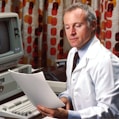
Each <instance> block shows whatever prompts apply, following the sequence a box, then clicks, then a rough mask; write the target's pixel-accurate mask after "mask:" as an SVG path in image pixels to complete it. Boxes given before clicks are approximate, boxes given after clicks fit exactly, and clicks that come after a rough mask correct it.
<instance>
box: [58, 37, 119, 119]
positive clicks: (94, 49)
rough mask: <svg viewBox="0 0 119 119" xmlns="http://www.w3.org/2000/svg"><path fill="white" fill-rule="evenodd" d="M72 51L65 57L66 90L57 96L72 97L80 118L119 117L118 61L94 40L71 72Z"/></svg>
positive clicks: (74, 49) (73, 50)
mask: <svg viewBox="0 0 119 119" xmlns="http://www.w3.org/2000/svg"><path fill="white" fill-rule="evenodd" d="M75 51H76V48H72V49H71V50H70V52H69V54H68V58H67V70H66V73H67V90H66V91H65V92H63V93H61V95H60V96H68V97H70V98H71V100H72V103H73V107H74V110H76V111H77V114H80V116H81V119H89V118H90V119H100V118H101V119H102V117H103V116H104V117H105V119H109V118H111V119H113V118H112V117H113V116H112V115H111V113H113V115H117V116H116V117H119V59H118V58H117V57H116V56H115V55H113V54H112V53H111V52H110V51H108V50H107V49H106V48H105V47H104V46H103V45H102V44H101V43H100V41H99V40H98V39H97V38H96V37H94V39H93V41H92V43H91V44H90V46H89V48H88V50H87V52H86V53H85V55H84V56H83V58H82V59H81V60H80V62H79V64H78V65H77V66H76V68H75V70H74V71H73V73H71V70H72V62H73V57H74V53H75ZM109 111H110V113H109ZM116 119H117V118H116Z"/></svg>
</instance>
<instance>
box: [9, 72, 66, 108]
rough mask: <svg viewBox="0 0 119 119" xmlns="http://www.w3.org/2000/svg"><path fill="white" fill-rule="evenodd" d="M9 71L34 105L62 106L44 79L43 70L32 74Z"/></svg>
mask: <svg viewBox="0 0 119 119" xmlns="http://www.w3.org/2000/svg"><path fill="white" fill-rule="evenodd" d="M9 72H10V74H11V76H12V77H13V79H14V80H15V81H16V82H17V84H18V85H19V86H20V88H21V89H22V90H23V92H24V93H25V94H26V95H27V97H28V98H29V100H30V101H31V102H32V103H33V104H34V105H35V106H37V105H42V106H45V107H48V108H59V107H63V106H64V103H63V102H62V101H61V100H60V99H59V98H58V97H57V96H56V94H55V93H54V92H53V90H52V89H51V87H50V86H49V84H48V83H47V81H46V80H45V77H44V74H43V72H38V73H34V74H25V73H19V72H14V71H11V70H9Z"/></svg>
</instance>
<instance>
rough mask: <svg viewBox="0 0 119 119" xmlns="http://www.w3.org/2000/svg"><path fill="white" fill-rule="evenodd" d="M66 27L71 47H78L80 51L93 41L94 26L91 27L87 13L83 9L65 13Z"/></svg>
mask: <svg viewBox="0 0 119 119" xmlns="http://www.w3.org/2000/svg"><path fill="white" fill-rule="evenodd" d="M64 27H65V32H66V36H67V39H68V41H69V43H70V45H71V47H77V48H78V49H80V48H81V47H82V46H84V45H85V44H86V43H87V42H88V41H89V40H90V39H91V37H92V31H93V30H94V28H93V27H92V25H89V24H88V22H87V21H86V17H85V13H84V11H82V10H81V9H75V10H73V11H70V12H66V13H65V15H64Z"/></svg>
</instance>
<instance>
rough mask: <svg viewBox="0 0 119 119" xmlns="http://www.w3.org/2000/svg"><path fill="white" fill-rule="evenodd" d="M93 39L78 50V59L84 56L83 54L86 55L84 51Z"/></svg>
mask: <svg viewBox="0 0 119 119" xmlns="http://www.w3.org/2000/svg"><path fill="white" fill-rule="evenodd" d="M93 39H94V38H92V39H91V40H90V41H88V43H86V45H84V46H83V47H82V48H81V49H80V50H78V54H79V56H80V59H81V58H82V57H83V56H84V54H85V53H86V51H87V50H88V48H89V46H90V44H91V43H92V41H93Z"/></svg>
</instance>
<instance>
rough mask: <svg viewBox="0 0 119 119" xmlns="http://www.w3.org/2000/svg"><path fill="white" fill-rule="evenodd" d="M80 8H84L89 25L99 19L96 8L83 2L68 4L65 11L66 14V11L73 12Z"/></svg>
mask: <svg viewBox="0 0 119 119" xmlns="http://www.w3.org/2000/svg"><path fill="white" fill-rule="evenodd" d="M78 8H79V9H82V10H83V11H84V12H85V13H86V20H87V22H88V23H89V25H90V24H91V23H92V21H94V20H95V21H96V20H97V17H96V14H95V12H94V10H93V9H92V8H91V7H90V6H89V5H87V4H83V3H81V2H77V3H73V4H72V5H70V6H68V7H67V8H66V9H65V11H64V15H65V13H66V12H71V11H73V10H75V9H78Z"/></svg>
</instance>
